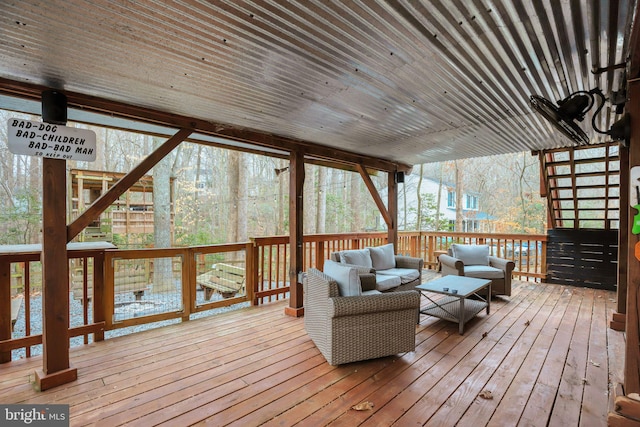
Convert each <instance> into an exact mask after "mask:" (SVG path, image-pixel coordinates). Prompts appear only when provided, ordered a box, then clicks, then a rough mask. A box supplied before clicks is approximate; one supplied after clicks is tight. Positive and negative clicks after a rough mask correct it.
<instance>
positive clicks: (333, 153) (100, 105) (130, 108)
mask: <svg viewBox="0 0 640 427" xmlns="http://www.w3.org/2000/svg"><path fill="white" fill-rule="evenodd" d="M47 89H51V88H49V87H45V86H41V85H36V84H32V83H26V82H18V81H14V80H10V79H6V78H0V94H3V95H7V96H15V97H19V98H24V99H30V100H33V101H37V102H40V101H41V96H42V91H44V90H47ZM54 89H59V90H62V91H64V93H65V95H66V96H67V102H68V106H69V108H77V109H80V110H83V111H87V112H92V113H98V114H106V115H109V116H114V117H118V118H123V119H129V120H135V121H139V122H143V123H149V124H154V125H158V126H167V127H171V128H175V129H192V130H193V131H194V133H201V134H204V135H210V136H216V137H220V138H225V139H229V140H233V141H239V142H244V143H247V144H252V145H256V146H258V147H265V148H271V149H276V150H284V151H287V152H295V151H301V152H303V153H304V154H305V156H311V157H317V158H319V159H325V160H327V161H331V162H336V163H338V164H352V165H354V164H361V165H363V166H365V167H367V168H371V169H376V170H380V171H385V172H395V171H403V172H409V171H410V170H411V166H410V165H406V164H402V163H397V162H392V161H389V160H385V159H380V158H376V157H370V156H364V155H360V154H357V153H353V152H350V151H346V150H340V149H337V148H332V147H327V146H324V145H320V144H314V143H311V142H307V141H302V140H298V139H293V138H287V137H284V136H278V135H274V134H270V133H266V132H262V131H259V130H255V129H245V128H239V127H236V126H232V125H229V124H225V123H215V122H210V121H207V120H202V119H196V118H194V117H186V116H182V115H178V114H173V113H168V112H165V111H159V110H153V109H149V108H146V107H142V106H136V105H131V104H125V103H122V102H116V101H112V100H107V99H104V98H99V97H96V96H91V95H86V94H82V93H77V92H71V91H66V90H64V89H62V88H54ZM200 143H202V142H200ZM269 155H272V154H269Z"/></svg>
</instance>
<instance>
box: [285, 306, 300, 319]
mask: <svg viewBox="0 0 640 427" xmlns="http://www.w3.org/2000/svg"><path fill="white" fill-rule="evenodd" d="M284 314H286V315H287V316H291V317H302V316H304V307H300V308H294V307H285V309H284Z"/></svg>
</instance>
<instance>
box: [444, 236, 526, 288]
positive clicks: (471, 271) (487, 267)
mask: <svg viewBox="0 0 640 427" xmlns="http://www.w3.org/2000/svg"><path fill="white" fill-rule="evenodd" d="M489 251H490V249H489V246H487V245H460V244H455V243H454V244H453V245H451V247H450V248H449V251H448V255H440V257H439V258H438V260H439V261H440V267H441V273H442V275H443V276H447V275H450V274H452V275H455V276H467V277H475V278H478V279H490V280H491V295H492V296H494V295H507V296H511V274H512V272H513V269H514V268H515V263H514V262H513V261H511V260H507V259H502V258H498V257H495V256H491V255H489Z"/></svg>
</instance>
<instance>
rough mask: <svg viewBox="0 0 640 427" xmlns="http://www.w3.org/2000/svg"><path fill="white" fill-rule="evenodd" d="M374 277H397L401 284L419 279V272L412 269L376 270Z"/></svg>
mask: <svg viewBox="0 0 640 427" xmlns="http://www.w3.org/2000/svg"><path fill="white" fill-rule="evenodd" d="M376 275H383V276H398V277H400V281H401V283H409V282H411V281H413V280H416V279H417V278H418V277H420V272H419V271H418V270H414V269H413V268H389V269H386V270H376Z"/></svg>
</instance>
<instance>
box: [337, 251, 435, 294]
mask: <svg viewBox="0 0 640 427" xmlns="http://www.w3.org/2000/svg"><path fill="white" fill-rule="evenodd" d="M330 259H331V260H332V261H335V262H339V263H342V264H345V265H350V266H353V267H355V268H358V270H359V272H360V273H361V274H374V278H375V281H376V289H377V290H379V291H381V292H390V291H393V292H396V291H408V290H415V288H416V286H417V285H419V284H420V283H422V269H423V267H424V260H423V259H422V258H414V257H409V256H402V255H395V252H394V247H393V244H391V243H389V244H386V245H382V246H377V247H368V248H364V249H351V250H344V251H339V252H332V253H331V255H330Z"/></svg>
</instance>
